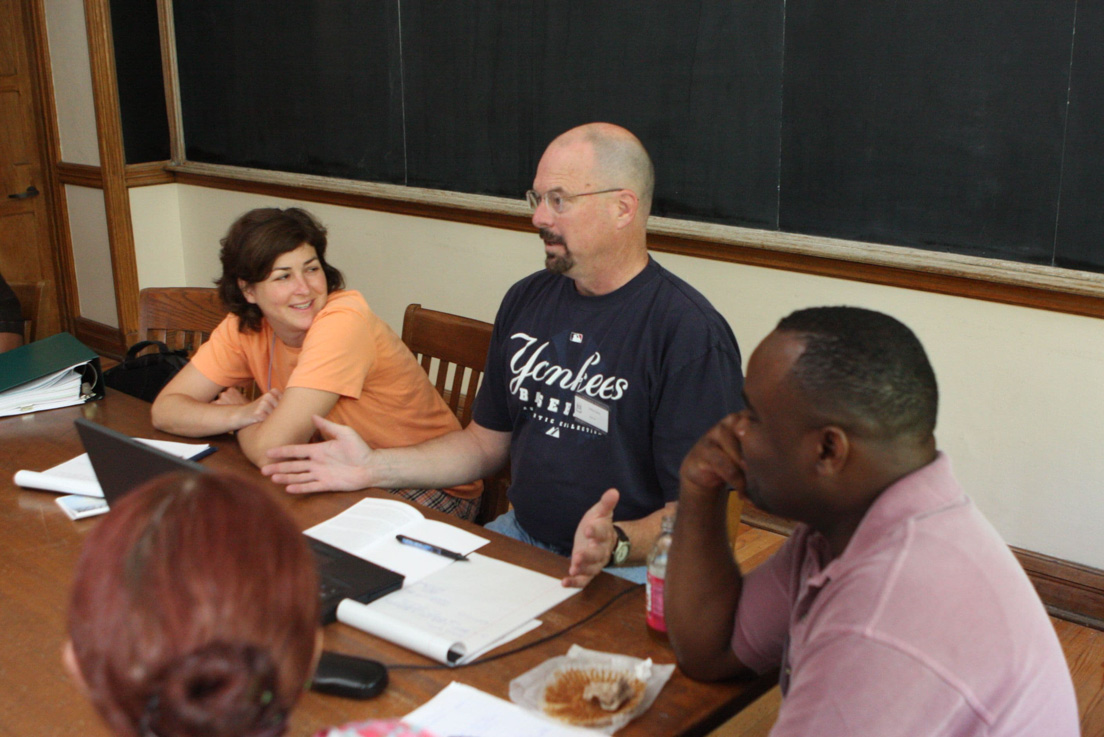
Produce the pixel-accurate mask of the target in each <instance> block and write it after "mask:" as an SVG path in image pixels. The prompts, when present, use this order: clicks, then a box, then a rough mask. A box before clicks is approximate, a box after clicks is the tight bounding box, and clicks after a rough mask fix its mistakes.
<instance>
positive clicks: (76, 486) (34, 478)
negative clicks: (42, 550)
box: [14, 438, 211, 508]
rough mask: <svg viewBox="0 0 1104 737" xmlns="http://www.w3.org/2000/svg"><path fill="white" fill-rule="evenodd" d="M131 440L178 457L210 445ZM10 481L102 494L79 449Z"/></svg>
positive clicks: (191, 455) (45, 488)
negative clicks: (52, 463) (56, 463)
mask: <svg viewBox="0 0 1104 737" xmlns="http://www.w3.org/2000/svg"><path fill="white" fill-rule="evenodd" d="M135 440H138V441H140V442H143V443H146V444H147V445H152V446H153V447H154V448H158V449H160V450H163V451H165V452H166V453H171V454H172V455H174V456H178V457H180V458H194V457H195V456H197V455H199V454H200V453H202V452H203V451H205V450H207V449H208V448H210V447H211V446H210V445H207V444H205V443H178V442H175V441H172V440H150V439H149V438H135ZM14 481H15V483H16V485H17V486H22V487H24V488H29V489H40V490H42V491H56V492H58V493H61V494H78V495H80V496H95V497H100V498H103V489H101V488H100V482H99V481H97V480H96V472H95V471H94V470H93V469H92V461H90V460H89V458H88V454H87V453H81V454H80V455H79V456H77V457H76V458H70V459H69V460H67V461H65V462H64V463H59V464H58V465H56V466H54V467H52V468H47V469H46V470H45V471H16V472H15V477H14ZM63 508H64V507H63Z"/></svg>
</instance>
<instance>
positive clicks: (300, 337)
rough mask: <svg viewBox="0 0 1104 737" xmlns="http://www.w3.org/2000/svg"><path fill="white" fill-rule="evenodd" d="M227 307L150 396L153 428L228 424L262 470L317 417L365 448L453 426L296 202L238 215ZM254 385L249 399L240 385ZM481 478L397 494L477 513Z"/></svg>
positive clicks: (228, 254)
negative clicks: (348, 285) (332, 261)
mask: <svg viewBox="0 0 1104 737" xmlns="http://www.w3.org/2000/svg"><path fill="white" fill-rule="evenodd" d="M220 258H221V260H222V276H221V277H220V278H219V279H218V281H217V284H218V287H219V294H220V296H221V297H222V300H223V302H224V303H225V304H226V305H227V308H228V309H229V311H230V314H229V315H227V317H226V319H225V320H223V321H222V323H221V324H220V325H219V326H218V327H217V328H216V329H215V331H214V332H213V333H212V334H211V338H210V340H209V341H208V342H206V343H204V344H203V345H202V346H200V348H199V350H198V351H197V352H196V355H195V356H194V357H193V359H192V361H191V362H190V363H189V364H188V365H187V366H186V367H185V368H184V369H182V370H181V371H180V373H178V374H177V375H176V376H175V377H173V379H172V381H170V382H169V384H168V385H167V386H166V387H165V388H164V389H163V390H162V392H161V394H160V395H159V396H158V397H157V399H156V400H154V403H153V408H152V419H153V424H154V426H155V427H157V428H158V429H161V430H164V431H166V432H171V433H175V434H177V435H186V436H189V437H202V436H206V435H215V434H219V433H224V432H236V434H237V437H238V442H239V443H240V445H241V448H242V451H243V452H244V453H245V454H246V456H247V457H248V458H249V459H250V460H251V461H253V463H255V464H256V465H258V466H261V465H264V463H266V461H267V458H266V455H265V453H266V451H268V450H269V449H270V448H275V447H278V446H282V445H290V444H297V443H305V442H307V441H309V440H310V439H311V438H312V437H313V436H314V435H315V432H316V425H315V423H314V421H313V417H315V416H318V417H325V418H326V419H329V420H332V421H334V422H338V423H340V424H342V425H349V426H351V427H352V428H353V429H355V430H356V431H357V433H358V434H359V435H360V436H361V437H362V438H363V439H364V441H365V442H366V443H367V444H368V446H369V447H372V448H393V447H400V446H407V445H416V444H418V443H421V442H423V441H425V440H429V439H431V438H435V437H438V436H440V435H444V434H445V433H448V432H451V431H452V430H457V429H459V427H460V426H459V423H458V421H457V419H456V417H455V416H454V415H453V414H452V412H451V411H450V410H449V408H448V406H447V405H446V404H445V403H444V400H442V399H441V397H440V395H439V394H438V393H437V392H436V390H435V389H434V388H433V386H432V385H431V384H430V383H429V380H428V378H427V377H426V375H425V372H424V371H423V370H422V369H421V367H420V366H419V365H418V363H417V361H416V360H415V359H414V356H413V355H412V354H411V353H410V351H409V350H408V349H407V348H406V346H405V345H404V344H403V342H402V341H401V340H400V339H399V337H398V336H397V335H396V334H395V332H394V331H393V330H391V328H390V327H388V326H387V324H386V323H384V322H383V321H382V320H381V319H379V317H377V316H376V315H375V314H374V313H373V312H372V311H371V309H369V307H368V305H367V303H366V302H365V301H364V298H363V297H361V295H360V293H359V292H356V291H354V290H350V289H344V279H343V277H342V275H341V272H340V271H338V270H337V269H336V268H334V267H333V266H331V265H329V264H328V263H327V262H326V231H325V229H324V228H322V226H321V225H319V224H318V222H317V221H315V219H314V218H313V217H311V215H310V214H308V213H307V212H305V211H304V210H300V209H298V208H289V209H286V210H279V209H275V208H265V209H257V210H251V211H250V212H247V213H245V214H244V215H242V216H241V217H240V218H238V220H237V221H235V223H234V224H233V225H232V226H231V227H230V230H229V232H228V233H227V235H226V237H225V238H223V240H222V250H221V252H220ZM251 381H252V382H255V383H256V386H257V387H258V389H259V393H260V396H258V397H257V398H256V399H254V400H252V401H247V400H246V399H245V398H244V397H243V395H242V394H241V392H240V391H239V390H238V389H237V387H240V386H243V385H248V384H249V382H251ZM481 491H482V485H481V484H480V483H479V482H475V483H472V484H465V485H463V486H459V487H454V488H450V489H440V490H438V489H428V490H427V489H413V490H411V489H404V490H400V491H398V492H396V493H398V494H399V495H400V496H403V497H404V498H407V499H411V500H413V501H416V502H418V503H420V504H424V505H426V506H430V507H433V508H435V509H440V510H441V511H444V512H447V513H450V514H454V515H456V516H459V517H462V518H464V519H473V518H474V517H475V514H476V513H477V512H478V509H479V501H478V497H479V495H480V493H481Z"/></svg>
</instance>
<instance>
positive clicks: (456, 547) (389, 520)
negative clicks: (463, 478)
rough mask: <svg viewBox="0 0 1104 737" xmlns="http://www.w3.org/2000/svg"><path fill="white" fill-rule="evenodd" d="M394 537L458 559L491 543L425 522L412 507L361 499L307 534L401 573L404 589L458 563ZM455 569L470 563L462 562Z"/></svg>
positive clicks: (441, 524)
mask: <svg viewBox="0 0 1104 737" xmlns="http://www.w3.org/2000/svg"><path fill="white" fill-rule="evenodd" d="M398 533H402V534H404V535H407V536H409V537H413V538H417V539H418V540H422V541H423V542H427V543H430V544H431V545H436V546H437V547H439V548H444V549H445V550H451V551H453V552H454V553H459V554H460V555H467V554H468V553H471V552H472V551H473V550H476V549H478V548H481V547H483V546H484V545H486V544H487V543H489V542H490V540H488V539H487V538H485V537H480V536H479V535H475V534H472V533H470V532H468V531H467V530H462V529H460V528H459V527H456V526H455V525H450V524H448V523H447V522H437V521H435V520H427V519H426V518H425V517H424V516H423V515H422V513H421V512H419V511H418V510H417V509H415V508H414V507H413V506H411V505H410V504H407V503H405V502H400V501H395V500H394V499H361V500H360V501H359V502H357V503H356V504H354V505H353V506H351V507H349V508H348V509H346V510H345V511H344V512H342V513H341V514H338V515H336V516H334V517H331V518H330V519H328V520H326V521H325V522H322V523H321V524H317V525H315V526H314V527H311V528H310V529H309V530H307V531H306V534H307V535H310V536H311V537H313V538H314V539H316V540H321V541H322V542H324V543H329V544H330V545H333V546H334V547H335V548H339V549H341V550H344V551H345V552H347V553H352V554H353V555H355V556H357V557H359V558H364V559H365V560H368V561H371V562H372V563H375V564H376V565H380V566H383V567H384V568H390V569H391V570H392V571H396V572H398V573H401V574H403V575H404V576H405V577H406V580H405V582H404V586H409V585H410V584H411V583H413V582H415V581H420V580H421V579H423V578H425V577H426V576H429V575H430V574H432V573H436V572H437V571H440V570H442V569H443V568H447V567H448V566H449V565H450V564H452V563H457V562H458V561H453V560H452V559H451V558H446V557H444V556H441V555H437V554H436V553H430V552H428V551H425V550H421V549H419V548H415V547H413V546H410V545H403V544H402V543H400V542H399V541H398V540H396V539H395V535H397V534H398ZM459 565H462V566H464V565H468V563H467V562H462V561H461V562H459Z"/></svg>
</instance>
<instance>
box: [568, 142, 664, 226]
mask: <svg viewBox="0 0 1104 737" xmlns="http://www.w3.org/2000/svg"><path fill="white" fill-rule="evenodd" d="M580 142H582V143H586V144H588V145H589V146H590V149H591V151H592V152H593V153H594V172H593V173H594V178H595V180H596V181H600V182H602V186H603V187H622V188H624V189H631V190H632V191H633V192H635V193H636V197H637V200H639V202H640V214H641V215H643V218H644V219H646V218H647V216H648V213H649V212H651V209H652V192H653V190H654V189H655V169H654V168H653V166H652V159H651V157H649V156H648V152H647V151H646V150H645V148H644V144H642V143H641V142H640V139H639V138H637V137H636V136H634V135H633V134H632V133H630V132H629V131H627V130H625V129H624V128H622V127H621V126H619V125H613V124H612V123H587V124H586V125H580V126H579V127H577V128H572V129H571V130H569V131H567V132H566V133H564V134H562V135H560V136H558V137H557V138H556V139H555V140H554V141H552V143H550V144H549V145H548V148H550V149H551V148H553V147H554V146H564V145H572V144H577V143H580Z"/></svg>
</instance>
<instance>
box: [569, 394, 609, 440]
mask: <svg viewBox="0 0 1104 737" xmlns="http://www.w3.org/2000/svg"><path fill="white" fill-rule="evenodd" d="M575 419H576V420H578V421H579V422H581V423H583V424H584V425H589V426H591V427H593V428H594V429H595V430H600V431H602V432H603V433H608V432H609V407H607V406H606V405H604V404H602V403H601V402H599V401H598V400H596V399H591V398H590V397H585V396H583V395H582V394H576V395H575Z"/></svg>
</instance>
